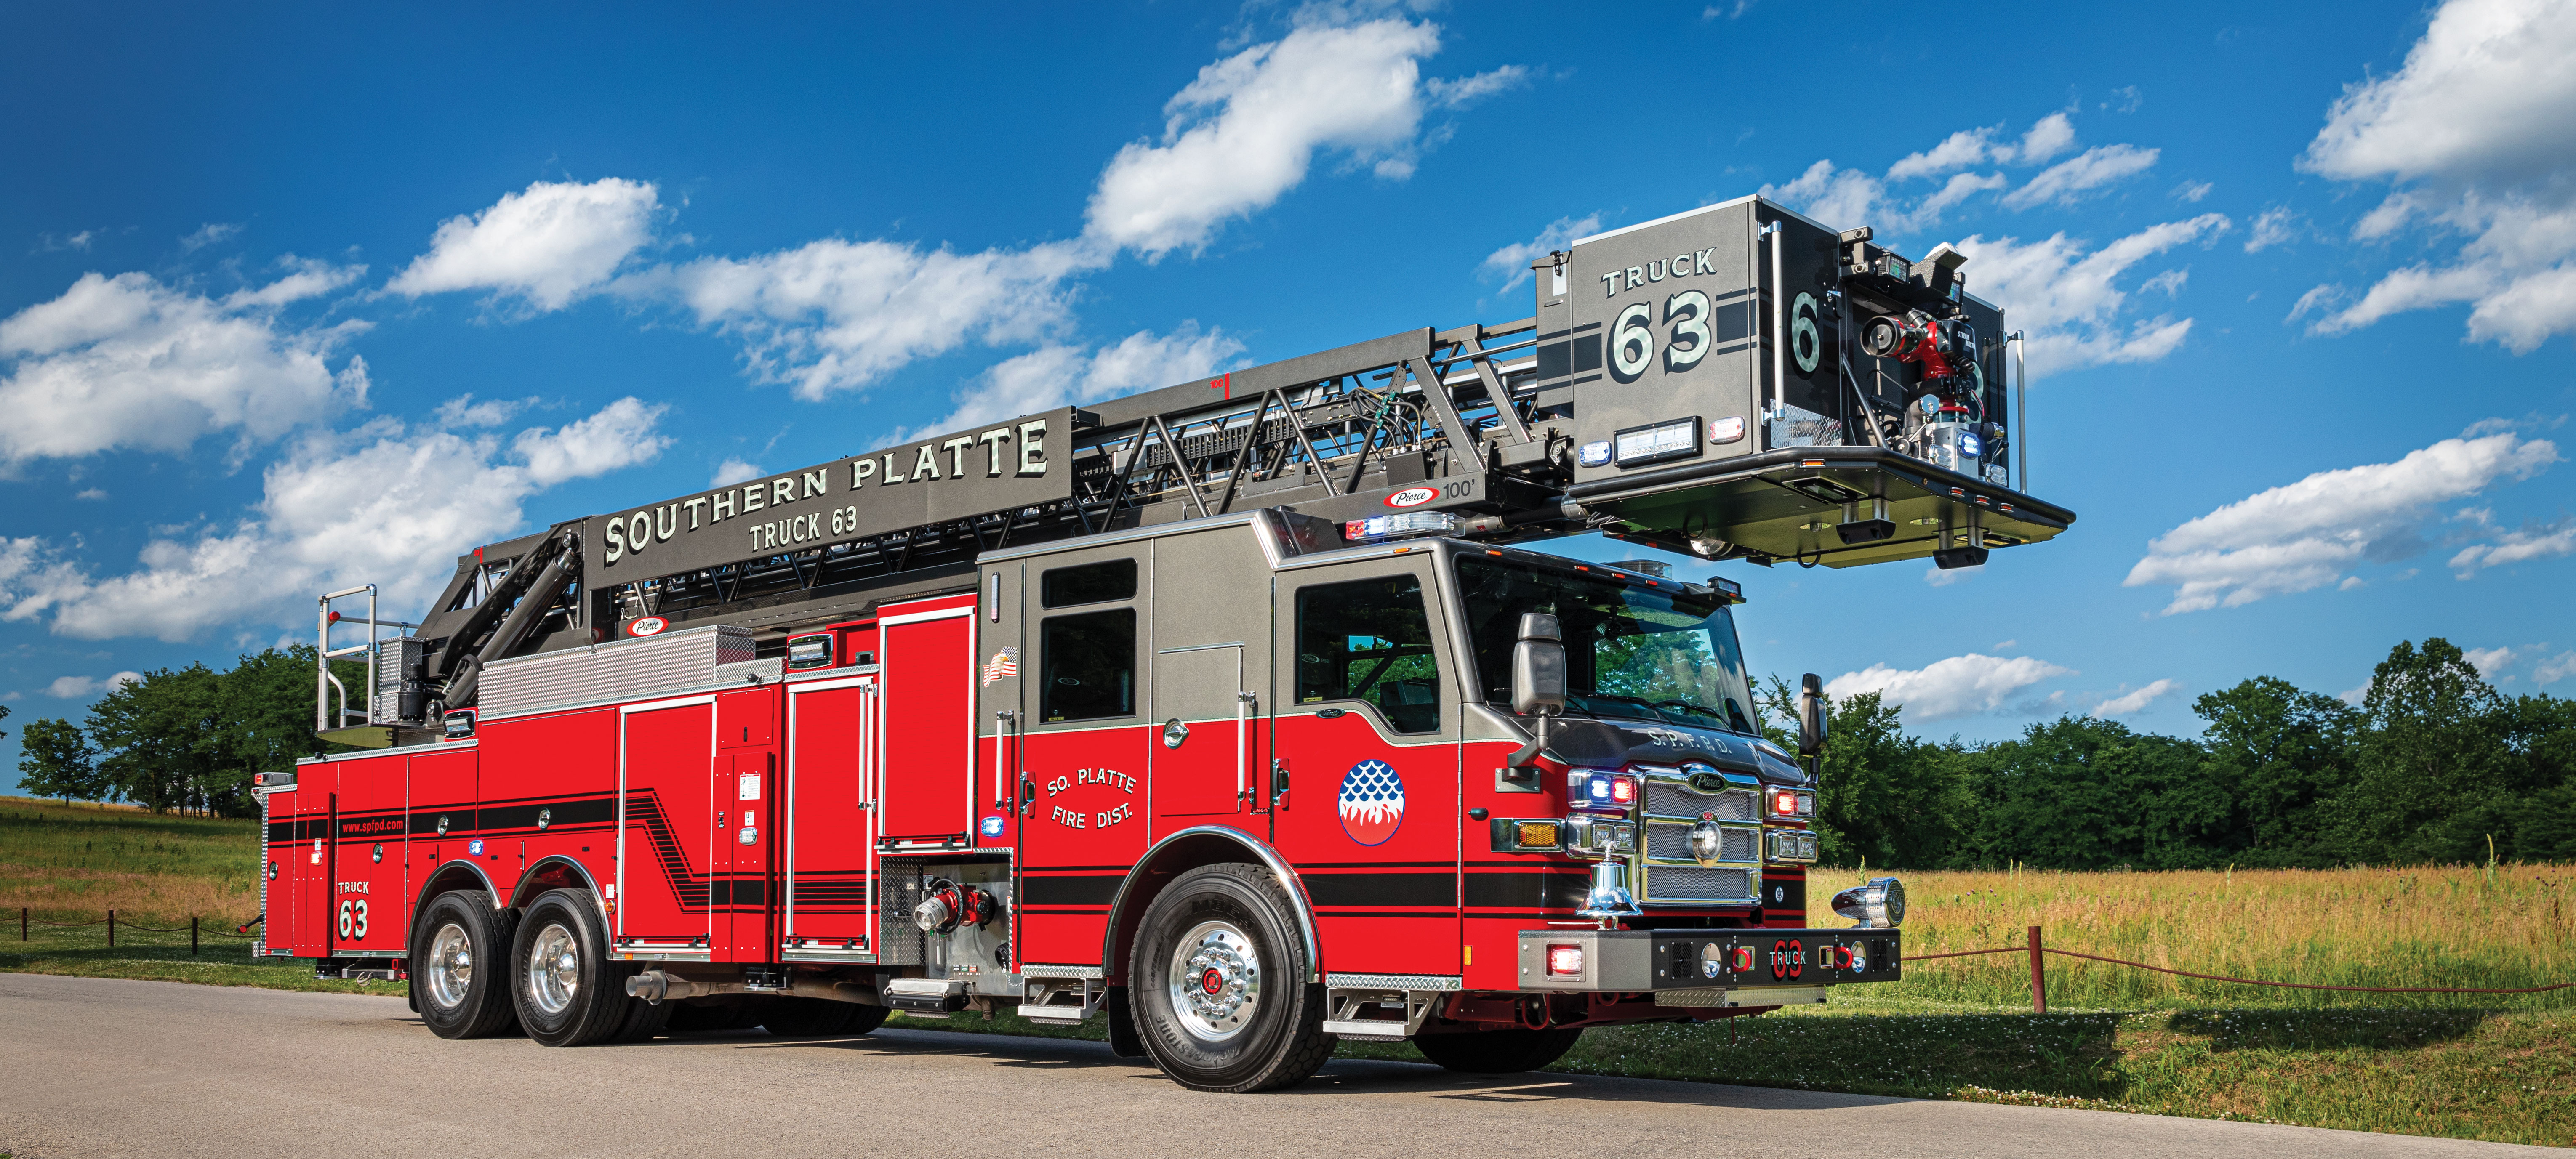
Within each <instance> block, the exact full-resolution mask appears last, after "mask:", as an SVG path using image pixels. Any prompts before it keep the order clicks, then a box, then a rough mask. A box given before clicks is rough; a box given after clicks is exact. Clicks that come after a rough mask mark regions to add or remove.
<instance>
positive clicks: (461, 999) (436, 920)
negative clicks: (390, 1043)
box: [411, 889, 517, 1038]
mask: <svg viewBox="0 0 2576 1159" xmlns="http://www.w3.org/2000/svg"><path fill="white" fill-rule="evenodd" d="M412 928H413V929H414V930H417V931H419V932H418V933H417V934H415V935H414V939H413V941H412V947H411V986H412V994H413V995H414V997H415V999H416V1000H417V1001H418V1002H419V1003H420V1021H421V1023H422V1024H423V1025H425V1026H427V1027H429V1029H430V1033H432V1034H435V1035H437V1036H439V1037H440V1038H488V1037H491V1036H492V1035H495V1034H499V1033H501V1032H502V1031H504V1030H507V1029H509V1027H510V1023H511V1022H512V1021H513V1020H514V1019H515V1018H516V1017H517V1011H516V1009H514V1008H513V1007H512V1005H511V1003H510V982H509V973H510V966H509V957H510V935H511V932H512V931H513V929H514V928H515V924H514V918H513V915H512V914H511V912H510V911H509V910H505V909H495V908H493V905H492V895H491V894H488V893H485V892H483V891H482V890H479V889H459V890H450V891H449V892H446V893H442V894H440V895H438V896H437V897H434V898H431V899H429V904H428V905H425V906H422V907H421V910H420V920H419V921H418V922H416V923H414V924H413V926H412Z"/></svg>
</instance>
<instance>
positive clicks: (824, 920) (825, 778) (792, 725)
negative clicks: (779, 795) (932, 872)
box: [782, 675, 877, 954]
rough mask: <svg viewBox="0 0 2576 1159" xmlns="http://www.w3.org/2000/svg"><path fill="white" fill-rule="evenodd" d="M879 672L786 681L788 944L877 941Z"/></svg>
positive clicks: (845, 946)
mask: <svg viewBox="0 0 2576 1159" xmlns="http://www.w3.org/2000/svg"><path fill="white" fill-rule="evenodd" d="M876 708H877V678H876V677H875V676H873V675H870V676H860V677H856V678H853V679H847V680H829V681H814V682H810V683H803V684H790V685H788V686H787V787H786V790H785V792H786V799H785V805H786V825H785V833H786V840H787V848H786V875H785V876H786V894H787V896H786V907H785V912H786V918H785V921H786V928H785V929H784V930H783V931H782V936H783V937H784V939H785V941H786V948H787V950H788V952H791V953H797V954H804V953H815V952H825V953H828V952H839V953H845V954H857V953H862V952H867V951H869V950H872V949H873V946H872V945H871V938H872V936H873V934H874V933H875V929H876V925H875V912H874V910H875V907H874V904H873V903H874V900H875V898H874V890H873V887H874V885H875V876H876V809H875V808H874V807H873V805H874V802H873V800H872V798H873V796H874V793H875V776H876V751H877V714H876Z"/></svg>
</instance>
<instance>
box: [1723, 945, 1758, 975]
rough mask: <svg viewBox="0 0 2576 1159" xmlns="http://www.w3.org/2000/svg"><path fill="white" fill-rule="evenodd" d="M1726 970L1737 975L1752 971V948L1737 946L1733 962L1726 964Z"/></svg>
mask: <svg viewBox="0 0 2576 1159" xmlns="http://www.w3.org/2000/svg"><path fill="white" fill-rule="evenodd" d="M1727 969H1730V970H1733V971H1735V972H1736V973H1738V974H1742V973H1746V972H1748V971H1750V970H1752V969H1753V947H1751V946H1737V947H1735V957H1734V960H1733V961H1730V962H1728V963H1727Z"/></svg>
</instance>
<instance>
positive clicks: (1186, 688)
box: [1146, 527, 1270, 839]
mask: <svg viewBox="0 0 2576 1159" xmlns="http://www.w3.org/2000/svg"><path fill="white" fill-rule="evenodd" d="M1153 561H1154V593H1155V599H1154V605H1153V612H1154V616H1153V633H1154V634H1153V643H1154V680H1153V689H1154V697H1153V707H1152V711H1151V713H1150V714H1149V715H1148V716H1147V718H1146V719H1147V721H1148V722H1149V724H1150V725H1151V726H1152V727H1151V728H1149V730H1148V732H1147V737H1148V740H1147V744H1146V753H1147V755H1148V758H1149V759H1150V761H1151V762H1152V770H1153V795H1154V816H1155V818H1156V820H1155V826H1154V833H1155V835H1156V836H1160V835H1162V834H1164V833H1168V832H1171V831H1172V830H1174V829H1183V828H1188V827H1189V826H1192V825H1204V824H1209V823H1211V822H1215V823H1221V824H1230V825H1235V826H1238V827H1240V828H1243V829H1246V830H1248V831H1250V832H1251V833H1253V834H1254V835H1255V836H1258V837H1262V838H1264V839H1267V838H1268V837H1269V836H1270V827H1269V825H1268V824H1267V823H1266V821H1265V819H1264V818H1261V817H1259V816H1257V815H1256V814H1257V812H1258V810H1259V808H1260V807H1261V806H1263V805H1266V804H1267V802H1266V800H1264V799H1263V798H1262V797H1261V796H1260V794H1259V793H1258V789H1259V787H1260V785H1261V782H1262V781H1263V779H1264V778H1263V776H1262V773H1263V772H1264V771H1265V770H1266V769H1267V767H1268V746H1267V745H1266V744H1265V743H1264V740H1265V737H1264V735H1263V733H1264V731H1265V730H1263V729H1261V728H1259V727H1258V724H1257V722H1258V721H1259V718H1260V713H1261V709H1262V699H1263V698H1262V696H1261V693H1260V690H1259V689H1258V688H1256V683H1257V682H1256V679H1255V678H1256V677H1257V676H1258V675H1259V674H1260V673H1261V672H1262V671H1263V669H1264V663H1263V656H1264V654H1265V653H1267V652H1268V651H1269V641H1268V640H1267V639H1266V637H1267V636H1268V635H1269V618H1270V617H1269V609H1268V608H1267V607H1266V606H1265V605H1266V604H1268V602H1269V601H1268V600H1266V599H1264V598H1262V597H1263V595H1264V594H1266V593H1265V590H1264V589H1266V588H1267V587H1268V586H1269V570H1270V569H1269V563H1268V560H1267V559H1266V557H1264V556H1263V555H1262V554H1261V552H1260V548H1259V545H1258V544H1257V543H1256V542H1255V541H1254V539H1253V538H1252V536H1251V534H1250V533H1249V532H1248V531H1247V530H1246V529H1244V528H1241V527H1231V528H1217V529H1212V530H1208V531H1201V532H1193V533H1187V534H1180V535H1169V536H1164V537H1161V538H1159V539H1156V540H1154V541H1153Z"/></svg>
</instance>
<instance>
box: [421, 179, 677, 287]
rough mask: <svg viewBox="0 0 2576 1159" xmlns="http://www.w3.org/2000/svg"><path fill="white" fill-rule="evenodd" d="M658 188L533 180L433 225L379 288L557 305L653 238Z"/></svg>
mask: <svg viewBox="0 0 2576 1159" xmlns="http://www.w3.org/2000/svg"><path fill="white" fill-rule="evenodd" d="M660 210H661V201H660V195H659V192H658V191H657V190H656V189H655V188H654V187H653V186H652V185H651V184H650V183H646V182H638V181H628V180H626V179H624V178H620V177H606V178H602V179H600V180H598V181H593V182H591V183H589V184H587V185H579V184H574V183H572V182H568V181H567V182H552V181H539V182H536V183H534V184H532V185H530V186H528V188H527V189H526V190H524V191H522V192H519V193H505V194H503V195H502V196H501V200H499V201H497V202H494V203H493V204H492V206H491V207H490V208H488V209H485V210H483V211H482V212H481V213H477V214H474V215H473V216H471V217H467V216H463V215H459V216H457V217H452V218H449V219H447V220H446V221H444V222H442V223H440V224H439V227H438V232H437V233H436V234H435V235H434V236H432V237H431V238H430V244H429V252H428V253H425V254H422V255H421V256H419V257H417V258H414V259H412V263H411V265H410V266H409V267H408V268H406V269H404V270H403V272H402V273H400V274H397V275H395V277H394V279H393V281H391V282H389V283H387V284H386V286H385V289H386V290H387V291H389V292H391V293H396V294H402V295H405V296H408V297H415V298H416V297H420V296H421V295H424V294H439V293H448V292H451V291H457V290H490V291H492V292H493V295H494V297H495V298H496V299H497V298H503V297H515V298H517V299H518V300H519V301H520V302H522V303H524V304H525V305H526V306H527V308H529V309H532V310H535V311H539V312H543V311H548V310H560V309H563V308H564V307H565V306H568V305H570V304H572V302H573V301H574V300H575V299H577V298H579V297H581V296H582V295H584V294H586V293H588V292H590V291H592V290H595V289H597V288H599V287H600V286H601V285H603V284H605V283H606V282H607V281H608V279H609V277H610V276H611V275H613V274H615V273H616V271H617V267H618V265H619V264H620V263H623V262H624V261H625V260H626V259H627V257H628V256H629V255H631V254H633V253H634V252H635V251H636V250H638V249H642V248H643V247H644V246H645V245H646V244H647V243H649V242H651V241H652V240H653V221H654V218H655V217H656V216H657V215H658V214H659V213H660Z"/></svg>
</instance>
